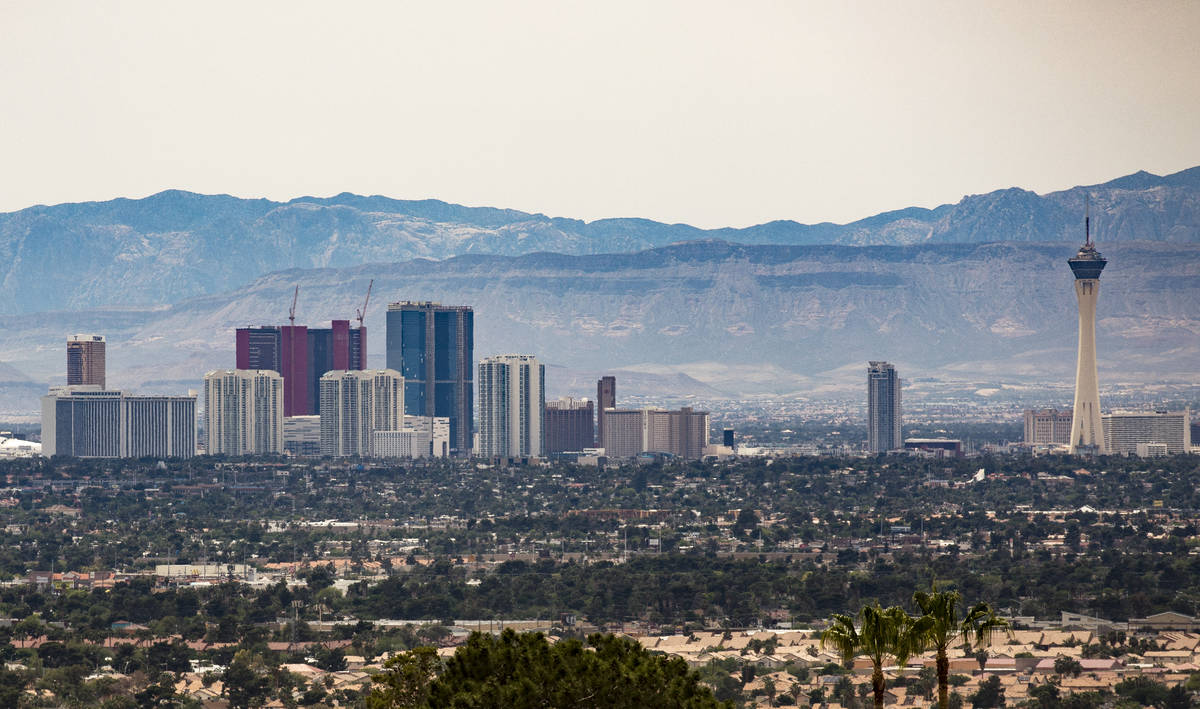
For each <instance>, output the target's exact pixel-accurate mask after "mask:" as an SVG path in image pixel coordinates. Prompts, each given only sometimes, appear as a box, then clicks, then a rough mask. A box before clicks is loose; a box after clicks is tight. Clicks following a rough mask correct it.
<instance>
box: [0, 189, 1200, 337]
mask: <svg viewBox="0 0 1200 709" xmlns="http://www.w3.org/2000/svg"><path fill="white" fill-rule="evenodd" d="M1085 199H1089V200H1090V208H1091V213H1092V217H1093V219H1092V224H1093V226H1094V230H1093V233H1094V235H1095V236H1096V238H1097V239H1098V240H1099V241H1100V243H1102V244H1106V243H1114V242H1125V241H1133V240H1144V241H1158V242H1168V243H1176V244H1189V243H1200V167H1196V168H1192V169H1189V170H1185V171H1182V172H1178V173H1175V174H1173V175H1168V176H1165V177H1159V176H1156V175H1151V174H1149V173H1146V172H1139V173H1136V174H1133V175H1128V176H1126V177H1122V178H1119V179H1116V180H1112V181H1110V182H1106V183H1104V184H1100V185H1092V186H1088V187H1075V188H1072V189H1069V190H1064V191H1060V192H1052V193H1049V194H1046V195H1038V194H1035V193H1033V192H1030V191H1027V190H1022V189H1017V188H1012V189H1006V190H998V191H995V192H990V193H987V194H983V195H970V196H966V197H963V198H962V199H961V200H960V201H959V202H958V203H956V204H947V205H942V206H940V207H937V208H935V209H924V208H917V207H913V208H909V209H902V210H898V211H892V212H885V213H882V214H878V215H876V216H873V217H869V218H866V219H862V220H860V221H856V222H852V223H850V224H842V225H838V224H830V223H823V224H811V225H810V224H800V223H797V222H793V221H774V222H770V223H766V224H760V225H757V226H752V227H748V228H744V229H714V230H703V229H697V228H695V227H691V226H688V225H685V224H662V223H659V222H654V221H650V220H646V219H602V220H598V221H593V222H583V221H579V220H575V219H564V218H553V217H547V216H545V215H542V214H529V213H525V212H519V211H514V210H508V209H494V208H486V207H485V208H480V207H464V206H460V205H454V204H447V203H445V202H440V201H437V200H421V201H406V200H397V199H389V198H386V197H379V196H375V197H363V196H358V195H353V194H348V193H347V194H340V195H337V196H336V197H329V198H314V197H301V198H298V199H294V200H291V201H289V202H273V201H270V200H266V199H239V198H235V197H231V196H228V195H200V194H194V193H190V192H182V191H178V190H169V191H166V192H161V193H158V194H155V195H152V196H150V197H146V198H145V199H136V200H131V199H114V200H111V201H107V202H88V203H77V204H60V205H55V206H36V207H30V208H28V209H23V210H20V211H18V212H12V213H7V214H0V314H19V313H37V312H44V311H52V310H61V309H79V308H93V307H97V306H139V307H141V306H153V305H167V304H173V303H179V302H181V301H183V300H186V299H188V298H191V297H195V296H199V295H206V294H215V293H221V292H223V291H228V290H231V289H235V288H238V287H240V286H241V285H243V284H246V283H249V282H251V281H253V280H254V279H256V278H258V277H260V276H262V275H263V274H266V273H270V272H273V271H280V270H286V269H291V268H328V267H334V268H344V267H352V266H357V265H359V264H364V263H392V262H398V261H407V260H411V259H434V260H442V259H447V258H451V257H454V256H461V255H466V254H491V255H501V256H519V255H523V254H531V253H537V252H552V253H560V254H571V255H586V254H604V253H628V252H638V251H644V250H647V249H654V248H658V247H662V246H666V245H669V244H672V243H678V242H685V241H696V240H706V239H719V240H723V241H729V242H734V243H743V244H781V245H817V244H842V245H855V246H869V245H892V246H896V245H919V244H948V243H986V242H1000V241H1005V242H1014V241H1015V242H1029V243H1046V242H1076V241H1081V240H1082V231H1083V230H1082V221H1083V218H1082V217H1083V214H1084V211H1085V206H1084V202H1085Z"/></svg>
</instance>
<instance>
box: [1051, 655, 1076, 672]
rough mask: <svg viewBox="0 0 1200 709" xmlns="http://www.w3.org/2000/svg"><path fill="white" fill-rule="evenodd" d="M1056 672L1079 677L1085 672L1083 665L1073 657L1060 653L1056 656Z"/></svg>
mask: <svg viewBox="0 0 1200 709" xmlns="http://www.w3.org/2000/svg"><path fill="white" fill-rule="evenodd" d="M1054 672H1055V673H1057V674H1059V675H1062V676H1064V677H1065V676H1067V675H1071V676H1072V677H1078V676H1079V675H1080V674H1081V673H1082V672H1083V665H1082V664H1080V662H1079V660H1076V659H1075V658H1073V657H1067V656H1066V655H1059V656H1058V657H1056V658H1054Z"/></svg>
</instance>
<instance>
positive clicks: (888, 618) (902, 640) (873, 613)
mask: <svg viewBox="0 0 1200 709" xmlns="http://www.w3.org/2000/svg"><path fill="white" fill-rule="evenodd" d="M858 618H859V625H860V627H859V628H856V627H855V625H854V618H851V617H850V616H848V615H841V614H835V615H834V616H833V624H832V625H830V626H829V628H828V629H827V630H826V631H825V632H823V633H821V647H826V646H830V647H833V648H834V649H835V650H837V652H838V654H839V655H841V658H842V662H843V663H844V664H845V665H846V666H847V667H849V666H850V664H851V663H852V662H853V661H854V658H855V657H859V656H863V657H866V658H867V659H869V660H870V661H871V666H872V668H873V669H872V672H871V689H872V691H873V692H874V694H875V709H882V707H883V693H884V691H885V690H886V689H887V686H886V683H885V680H884V677H883V664H884V661H885V660H886V658H888V657H892V658H895V660H896V664H897V665H900V666H901V667H903V666H904V665H905V663H907V662H908V658H909V656H910V655H912V654H913V653H915V652H920V651H921V649H922V645H923V639H924V638H925V636H926V635H927V634H928V633H929V632H930V630H929V625H930V623H931V621H930V620H929V619H928V618H919V619H913V618H911V617H910V616H909V615H908V614H907V613H905V612H904V609H903V608H901V607H899V606H892V607H891V608H886V609H884V608H880V607H879V605H878V604H876V605H874V606H863V607H862V610H860V611H859V612H858Z"/></svg>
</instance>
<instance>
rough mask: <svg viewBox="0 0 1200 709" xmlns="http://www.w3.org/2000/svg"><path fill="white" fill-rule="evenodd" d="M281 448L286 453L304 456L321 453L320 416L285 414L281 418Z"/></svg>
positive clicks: (313, 455)
mask: <svg viewBox="0 0 1200 709" xmlns="http://www.w3.org/2000/svg"><path fill="white" fill-rule="evenodd" d="M283 450H284V452H285V453H287V454H288V455H300V456H306V457H316V456H319V455H321V417H320V416H285V417H284V419H283Z"/></svg>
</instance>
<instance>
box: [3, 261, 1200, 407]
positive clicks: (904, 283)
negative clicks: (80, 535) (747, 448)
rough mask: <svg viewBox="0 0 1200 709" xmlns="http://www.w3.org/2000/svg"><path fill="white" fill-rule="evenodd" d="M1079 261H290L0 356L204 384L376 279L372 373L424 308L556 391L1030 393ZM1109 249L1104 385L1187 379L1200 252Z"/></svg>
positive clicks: (1054, 372)
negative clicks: (468, 309)
mask: <svg viewBox="0 0 1200 709" xmlns="http://www.w3.org/2000/svg"><path fill="white" fill-rule="evenodd" d="M1074 250H1075V248H1074V247H1073V246H1071V245H1061V244H1025V243H987V244H925V245H919V246H886V247H882V246H875V247H861V246H836V245H827V246H785V245H743V244H733V243H729V242H722V241H700V242H688V243H684V244H677V245H672V246H666V247H660V248H657V249H651V250H647V251H643V252H637V253H631V254H600V255H567V254H545V253H538V254H527V255H523V256H492V255H468V256H457V257H454V258H450V259H447V260H444V261H430V260H424V259H417V260H411V261H406V262H400V263H393V264H364V265H359V266H354V267H349V268H323V269H305V270H301V269H293V270H288V271H281V272H276V273H271V274H267V275H265V276H262V277H260V278H258V279H255V280H254V281H252V282H251V283H249V284H246V285H245V286H243V287H241V288H238V289H236V290H232V291H227V292H224V293H220V294H212V295H205V296H199V297H195V298H191V299H187V300H184V301H181V302H179V303H176V304H173V305H167V306H153V307H147V308H135V307H128V306H126V307H121V308H98V309H91V310H84V311H57V312H49V313H41V314H38V315H37V316H36V317H31V316H29V315H8V316H0V331H4V332H5V333H6V337H5V338H4V340H3V344H2V346H0V360H4V361H8V362H10V363H11V364H12V365H13V366H14V367H15V368H16V369H17V370H19V371H21V372H25V373H27V374H29V375H31V376H32V377H33V378H34V379H36V380H38V381H47V380H54V379H55V378H60V377H61V376H62V375H61V369H62V360H63V354H62V352H63V345H62V342H63V338H64V336H65V335H66V334H68V333H71V332H74V331H82V330H86V331H96V332H103V333H104V334H106V335H107V336H108V340H109V346H108V357H107V358H108V362H109V368H110V375H109V381H110V384H111V385H112V386H118V387H123V388H129V389H133V390H137V389H142V390H150V391H181V390H184V389H187V388H197V387H198V384H199V379H200V377H201V375H202V374H203V372H204V371H207V370H208V369H214V368H219V367H230V366H232V365H233V341H234V336H233V331H234V329H235V328H236V327H241V326H246V325H257V324H269V323H279V322H284V321H285V318H286V315H287V308H288V306H290V304H291V298H292V290H293V288H294V287H295V286H296V285H299V287H300V292H301V294H302V296H301V298H300V307H299V308H298V311H297V322H301V323H307V324H311V325H320V324H323V323H325V322H327V321H328V320H329V319H332V318H348V317H350V316H351V315H352V314H353V311H354V309H355V308H356V307H358V306H359V305H361V299H362V297H363V293H364V291H365V290H366V287H367V283H368V281H369V280H370V279H374V282H375V285H374V288H375V293H376V294H377V297H376V298H374V299H373V301H372V305H371V307H370V308H368V312H367V316H366V324H367V327H368V352H369V355H370V356H369V364H370V365H371V366H383V365H384V361H383V357H382V349H383V347H382V346H383V336H384V331H385V328H384V312H385V311H386V303H387V301H392V300H409V299H413V300H416V299H431V300H437V301H441V302H447V303H467V304H472V305H473V306H474V308H475V313H476V315H475V343H476V349H475V355H476V358H479V357H483V356H486V355H490V354H498V353H503V352H534V353H536V354H538V355H539V357H540V358H541V359H542V361H544V362H546V363H548V364H550V365H556V366H557V369H554V368H552V371H551V374H550V381H548V383H547V388H548V390H549V393H550V394H551V395H555V394H559V393H573V394H575V395H577V396H579V395H586V394H587V393H588V392H589V387H588V386H586V384H587V383H588V376H591V375H592V374H593V373H597V372H601V371H605V370H623V371H625V372H626V373H629V374H632V373H639V374H640V375H645V377H650V378H651V379H653V378H654V377H658V378H663V377H666V378H667V379H666V380H664V381H665V382H666V384H665V385H663V386H659V387H658V388H657V389H656V388H655V385H654V383H653V381H650V380H647V381H644V382H643V383H642V389H643V391H642V392H641V393H650V394H653V393H656V392H658V393H661V392H662V391H666V390H671V389H673V390H674V391H676V392H677V393H681V394H682V393H687V394H692V395H696V396H701V397H709V398H715V397H730V398H736V397H745V396H753V395H760V394H761V395H771V396H787V397H814V396H822V395H831V394H834V393H836V392H847V391H848V392H855V391H857V390H858V389H859V388H861V381H860V380H861V379H862V375H863V371H862V370H863V369H864V367H865V363H866V361H867V360H870V359H886V360H890V361H893V362H896V363H897V365H898V367H900V369H901V372H902V373H903V375H904V376H905V377H908V378H911V379H912V380H914V381H916V380H923V381H925V382H926V384H925V385H924V388H925V389H926V390H927V391H934V390H936V389H937V387H938V384H937V383H938V382H943V383H948V382H957V383H958V385H960V387H959V388H962V387H965V388H966V389H967V390H974V389H1004V388H1005V387H1010V388H1011V387H1018V388H1020V387H1025V388H1029V387H1032V388H1033V389H1034V390H1037V389H1038V388H1039V387H1042V388H1045V387H1047V386H1049V385H1053V384H1058V385H1061V384H1063V383H1066V384H1069V383H1070V381H1071V379H1072V377H1073V374H1074V348H1075V330H1076V323H1075V318H1076V315H1075V303H1074V295H1073V290H1072V285H1071V284H1072V276H1071V272H1070V269H1069V268H1068V267H1067V265H1066V259H1067V258H1068V257H1070V256H1071V255H1073V253H1074ZM1104 255H1105V256H1106V257H1107V258H1108V259H1109V267H1108V268H1107V269H1106V270H1105V273H1104V276H1103V278H1102V281H1101V299H1100V303H1101V307H1100V310H1101V313H1100V317H1099V321H1098V328H1097V329H1098V343H1099V350H1100V353H1101V355H1100V363H1101V378H1102V380H1104V381H1105V383H1106V384H1109V385H1112V384H1117V383H1125V384H1127V385H1141V384H1144V383H1146V382H1151V381H1174V382H1177V383H1182V384H1195V383H1196V380H1197V375H1196V371H1195V363H1196V362H1197V361H1200V308H1198V307H1197V305H1198V304H1200V268H1198V267H1197V264H1198V263H1200V260H1198V257H1200V244H1163V243H1152V242H1116V243H1113V244H1111V245H1108V246H1106V247H1105V249H1104ZM580 372H584V373H587V375H586V376H582V375H580V374H579V373H580ZM645 377H644V378H645ZM681 377H682V379H681ZM581 381H582V382H584V384H585V386H583V387H582V388H578V382H581ZM591 381H593V382H594V377H592V379H591ZM572 387H576V388H572ZM26 388H27V387H26ZM921 388H922V387H920V386H918V387H916V388H915V389H913V390H910V391H909V393H906V396H909V395H910V394H912V395H917V392H919V391H920V390H921ZM624 391H626V392H629V391H631V390H630V389H625V390H624ZM1048 396H1049V395H1048ZM1061 398H1062V397H1061V395H1060V394H1054V395H1053V400H1054V401H1058V400H1059V399H1061Z"/></svg>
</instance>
